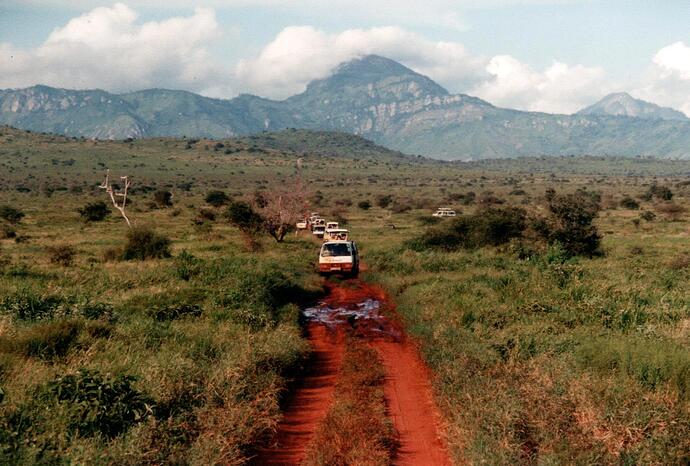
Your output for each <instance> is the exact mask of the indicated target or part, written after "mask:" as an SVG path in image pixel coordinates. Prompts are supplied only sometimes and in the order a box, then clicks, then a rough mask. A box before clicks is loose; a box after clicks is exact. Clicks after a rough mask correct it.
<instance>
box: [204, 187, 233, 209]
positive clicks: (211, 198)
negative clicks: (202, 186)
mask: <svg viewBox="0 0 690 466" xmlns="http://www.w3.org/2000/svg"><path fill="white" fill-rule="evenodd" d="M204 200H205V201H206V203H207V204H209V205H212V206H213V207H220V206H223V205H225V204H227V203H229V202H230V197H229V196H228V195H227V194H225V192H224V191H219V190H213V191H209V192H208V193H207V194H206V197H205V198H204Z"/></svg>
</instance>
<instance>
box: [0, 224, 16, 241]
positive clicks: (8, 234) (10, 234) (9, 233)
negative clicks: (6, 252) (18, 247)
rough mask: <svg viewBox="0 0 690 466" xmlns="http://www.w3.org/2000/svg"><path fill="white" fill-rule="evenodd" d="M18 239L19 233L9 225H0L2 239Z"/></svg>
mask: <svg viewBox="0 0 690 466" xmlns="http://www.w3.org/2000/svg"><path fill="white" fill-rule="evenodd" d="M16 237H17V231H16V230H15V229H14V228H12V226H11V225H10V224H9V223H4V222H3V223H2V224H0V239H11V238H16Z"/></svg>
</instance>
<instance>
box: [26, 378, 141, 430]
mask: <svg viewBox="0 0 690 466" xmlns="http://www.w3.org/2000/svg"><path fill="white" fill-rule="evenodd" d="M135 381H136V378H135V377H133V376H130V375H117V376H115V377H112V376H108V375H102V374H100V373H99V372H97V371H89V370H85V369H82V370H80V371H78V372H77V373H76V374H69V375H63V376H60V377H58V378H56V379H55V380H53V381H51V382H48V383H47V384H45V385H44V386H43V387H42V388H41V389H40V391H39V393H38V395H37V397H36V398H37V399H38V401H39V402H40V403H41V404H43V405H46V406H50V405H57V408H58V411H62V412H64V413H65V414H67V417H68V418H69V422H68V430H69V431H70V432H71V433H73V434H75V435H77V436H80V437H91V436H94V435H97V434H100V435H103V436H105V437H107V438H113V437H116V436H118V435H120V434H121V433H123V432H125V431H126V430H127V429H129V428H130V427H131V426H132V425H134V424H136V423H138V422H141V421H142V420H144V419H145V418H146V417H147V416H148V415H150V414H151V413H152V405H153V401H152V400H151V399H150V398H149V397H147V396H146V395H144V394H143V393H142V392H140V391H139V390H137V389H136V388H135V387H134V385H133V384H134V382H135Z"/></svg>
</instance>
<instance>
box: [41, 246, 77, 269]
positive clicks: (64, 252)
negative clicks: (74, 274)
mask: <svg viewBox="0 0 690 466" xmlns="http://www.w3.org/2000/svg"><path fill="white" fill-rule="evenodd" d="M76 254H77V250H76V249H74V247H73V246H71V245H69V244H59V245H57V246H50V247H48V257H49V258H50V262H51V264H57V265H62V266H63V267H70V266H71V265H72V264H73V263H74V256H75V255H76Z"/></svg>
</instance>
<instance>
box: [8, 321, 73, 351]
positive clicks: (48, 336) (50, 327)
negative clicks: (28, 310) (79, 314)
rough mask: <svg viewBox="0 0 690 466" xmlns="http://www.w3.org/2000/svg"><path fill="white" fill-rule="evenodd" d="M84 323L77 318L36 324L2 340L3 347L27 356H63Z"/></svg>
mask: <svg viewBox="0 0 690 466" xmlns="http://www.w3.org/2000/svg"><path fill="white" fill-rule="evenodd" d="M81 329H82V324H81V322H79V321H75V320H58V321H53V322H45V323H38V324H34V325H33V326H31V327H28V328H27V329H25V330H24V331H23V332H21V333H20V334H19V335H17V336H15V337H14V338H12V339H11V340H10V339H9V338H10V337H7V336H6V337H4V339H3V340H0V344H1V347H4V348H3V349H10V348H11V349H13V350H14V351H15V352H17V353H20V354H22V355H24V356H27V357H37V358H41V359H46V360H51V359H54V358H57V357H62V356H64V355H66V354H67V351H69V349H70V348H71V347H72V345H73V344H74V343H75V341H76V340H77V337H78V336H79V333H80V332H81Z"/></svg>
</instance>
